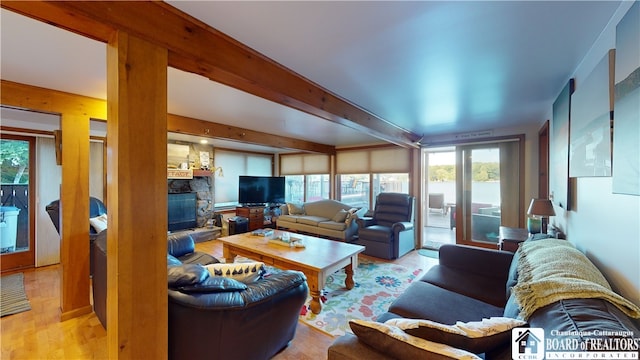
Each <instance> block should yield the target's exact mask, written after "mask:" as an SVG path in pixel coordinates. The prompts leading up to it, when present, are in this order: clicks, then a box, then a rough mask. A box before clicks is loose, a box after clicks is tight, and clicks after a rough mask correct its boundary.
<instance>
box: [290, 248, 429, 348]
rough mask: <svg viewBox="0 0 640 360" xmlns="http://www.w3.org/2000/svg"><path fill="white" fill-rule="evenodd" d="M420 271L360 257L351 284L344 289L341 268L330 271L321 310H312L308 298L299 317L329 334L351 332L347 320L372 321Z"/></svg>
mask: <svg viewBox="0 0 640 360" xmlns="http://www.w3.org/2000/svg"><path fill="white" fill-rule="evenodd" d="M422 271H423V270H422V269H407V268H406V267H404V266H401V265H396V264H392V263H384V262H376V261H372V260H368V259H366V260H365V259H361V260H360V264H359V266H358V269H357V270H356V273H355V276H354V280H355V282H356V285H355V286H354V288H353V289H351V290H347V289H346V287H345V285H344V279H345V278H346V274H345V273H344V270H340V271H338V272H337V273H335V274H333V275H330V276H329V277H328V278H327V281H326V283H325V288H324V290H323V292H322V302H323V305H322V311H321V312H320V314H314V313H313V312H311V310H309V302H310V300H311V299H310V298H309V299H308V300H307V303H306V304H305V306H304V307H303V308H302V311H301V312H300V321H302V322H304V323H305V324H308V325H309V326H313V327H315V328H317V329H319V330H321V331H323V332H325V333H327V334H329V335H332V336H340V335H344V334H345V333H346V332H351V329H350V328H349V320H351V319H363V320H371V321H374V320H376V319H377V317H378V316H380V315H382V314H383V313H385V312H386V311H387V309H388V308H389V305H391V303H392V302H393V301H394V300H395V299H396V298H397V297H398V296H400V294H402V293H403V292H404V290H405V289H406V288H407V287H408V286H409V285H410V284H411V283H412V282H413V281H414V280H415V279H416V277H418V276H419V275H420V274H421V273H422Z"/></svg>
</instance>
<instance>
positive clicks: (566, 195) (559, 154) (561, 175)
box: [549, 79, 574, 211]
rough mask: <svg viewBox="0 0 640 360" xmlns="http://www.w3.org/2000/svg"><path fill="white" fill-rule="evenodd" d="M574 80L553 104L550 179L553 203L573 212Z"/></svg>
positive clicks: (571, 80)
mask: <svg viewBox="0 0 640 360" xmlns="http://www.w3.org/2000/svg"><path fill="white" fill-rule="evenodd" d="M573 90H574V80H573V79H570V80H569V82H568V83H567V85H565V87H564V88H563V89H562V92H561V93H560V95H558V98H557V99H556V101H554V103H553V121H552V128H551V134H552V135H551V136H552V138H551V143H550V144H549V145H550V151H549V162H550V166H551V169H552V174H554V176H553V177H552V178H550V179H549V185H550V194H553V202H554V203H555V204H556V205H558V206H559V207H561V208H563V209H564V210H565V211H567V210H571V199H570V195H571V191H570V181H569V124H570V114H571V112H570V109H571V94H573Z"/></svg>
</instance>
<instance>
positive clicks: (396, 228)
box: [391, 221, 413, 233]
mask: <svg viewBox="0 0 640 360" xmlns="http://www.w3.org/2000/svg"><path fill="white" fill-rule="evenodd" d="M391 228H392V229H393V232H394V233H399V232H402V231H407V230H413V223H412V222H409V221H402V222H397V223H395V224H393V225H392V226H391Z"/></svg>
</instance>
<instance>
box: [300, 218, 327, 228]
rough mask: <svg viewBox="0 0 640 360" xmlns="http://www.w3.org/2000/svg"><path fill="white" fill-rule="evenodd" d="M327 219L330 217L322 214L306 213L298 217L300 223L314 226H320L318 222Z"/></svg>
mask: <svg viewBox="0 0 640 360" xmlns="http://www.w3.org/2000/svg"><path fill="white" fill-rule="evenodd" d="M327 220H329V219H328V218H325V217H321V216H311V215H304V216H300V217H298V223H300V224H306V225H312V226H318V224H320V223H321V222H323V221H327Z"/></svg>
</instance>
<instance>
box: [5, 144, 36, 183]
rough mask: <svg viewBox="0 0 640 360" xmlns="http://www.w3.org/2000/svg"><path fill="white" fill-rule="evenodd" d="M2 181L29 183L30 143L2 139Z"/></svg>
mask: <svg viewBox="0 0 640 360" xmlns="http://www.w3.org/2000/svg"><path fill="white" fill-rule="evenodd" d="M0 182H1V183H2V184H28V183H29V143H28V142H27V141H21V140H6V139H2V140H0Z"/></svg>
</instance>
